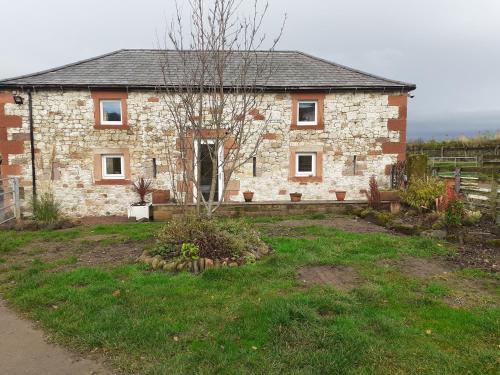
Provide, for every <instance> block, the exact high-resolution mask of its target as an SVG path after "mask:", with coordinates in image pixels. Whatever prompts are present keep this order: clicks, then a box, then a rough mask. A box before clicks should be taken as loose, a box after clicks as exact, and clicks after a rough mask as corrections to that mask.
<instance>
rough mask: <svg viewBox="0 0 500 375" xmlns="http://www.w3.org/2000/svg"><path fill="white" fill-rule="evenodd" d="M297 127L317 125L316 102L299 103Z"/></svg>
mask: <svg viewBox="0 0 500 375" xmlns="http://www.w3.org/2000/svg"><path fill="white" fill-rule="evenodd" d="M297 118H298V122H297V123H298V125H318V102H317V101H305V100H304V101H299V105H298V116H297Z"/></svg>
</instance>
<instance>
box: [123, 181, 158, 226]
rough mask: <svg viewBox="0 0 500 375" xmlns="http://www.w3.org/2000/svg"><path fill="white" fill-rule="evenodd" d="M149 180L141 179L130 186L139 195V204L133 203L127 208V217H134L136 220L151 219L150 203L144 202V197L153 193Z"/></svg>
mask: <svg viewBox="0 0 500 375" xmlns="http://www.w3.org/2000/svg"><path fill="white" fill-rule="evenodd" d="M152 184H153V182H152V181H151V180H145V179H144V177H141V178H140V179H139V181H137V182H134V183H133V184H132V186H133V190H134V191H135V192H136V193H137V195H139V199H140V200H139V202H136V203H133V204H132V205H131V206H130V207H129V208H128V217H129V218H131V217H135V219H136V220H141V219H147V220H149V218H150V217H151V203H148V202H146V195H147V194H149V193H151V192H153V189H152V187H151V185H152Z"/></svg>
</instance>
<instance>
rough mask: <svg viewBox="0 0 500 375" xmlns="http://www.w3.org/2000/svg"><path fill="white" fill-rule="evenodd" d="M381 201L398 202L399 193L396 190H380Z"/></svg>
mask: <svg viewBox="0 0 500 375" xmlns="http://www.w3.org/2000/svg"><path fill="white" fill-rule="evenodd" d="M380 200H381V201H389V202H399V200H400V199H399V191H398V190H385V191H384V190H382V191H381V192H380Z"/></svg>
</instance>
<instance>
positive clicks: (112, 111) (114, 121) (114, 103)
mask: <svg viewBox="0 0 500 375" xmlns="http://www.w3.org/2000/svg"><path fill="white" fill-rule="evenodd" d="M100 105H101V124H102V125H123V121H122V101H121V100H120V99H118V100H114V99H106V100H101V101H100Z"/></svg>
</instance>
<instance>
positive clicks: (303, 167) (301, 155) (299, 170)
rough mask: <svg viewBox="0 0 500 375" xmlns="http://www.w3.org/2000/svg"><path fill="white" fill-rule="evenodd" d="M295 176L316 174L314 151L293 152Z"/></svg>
mask: <svg viewBox="0 0 500 375" xmlns="http://www.w3.org/2000/svg"><path fill="white" fill-rule="evenodd" d="M295 176H298V177H306V176H316V153H315V152H298V153H296V154H295Z"/></svg>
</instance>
